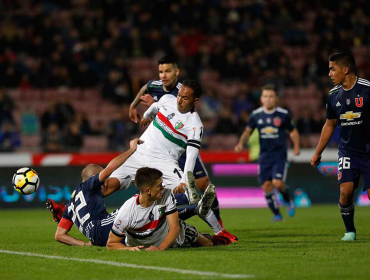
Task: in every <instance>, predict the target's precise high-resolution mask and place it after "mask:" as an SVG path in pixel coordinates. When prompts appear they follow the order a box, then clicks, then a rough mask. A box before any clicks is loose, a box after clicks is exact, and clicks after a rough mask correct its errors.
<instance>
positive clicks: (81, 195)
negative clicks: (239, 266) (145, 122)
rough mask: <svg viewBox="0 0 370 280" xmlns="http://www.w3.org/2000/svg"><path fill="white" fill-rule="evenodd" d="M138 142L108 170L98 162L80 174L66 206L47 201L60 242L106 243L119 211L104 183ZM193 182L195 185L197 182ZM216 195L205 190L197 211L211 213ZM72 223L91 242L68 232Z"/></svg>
mask: <svg viewBox="0 0 370 280" xmlns="http://www.w3.org/2000/svg"><path fill="white" fill-rule="evenodd" d="M138 143H141V141H140V140H139V139H135V140H132V141H131V142H130V149H129V150H128V151H127V152H125V153H123V154H121V155H120V156H118V157H116V158H114V159H113V160H112V161H111V162H110V163H109V164H108V166H107V167H106V168H105V169H103V168H102V167H101V166H99V165H95V164H89V165H88V166H86V167H85V168H84V169H83V170H82V173H81V178H82V183H81V184H80V185H79V186H78V187H77V188H76V189H75V190H74V191H73V193H72V197H71V199H70V200H69V201H68V202H67V204H66V205H59V204H57V203H55V202H54V201H52V200H51V199H49V200H48V202H47V207H48V209H49V210H50V211H51V212H52V214H53V218H54V220H55V221H56V222H58V223H59V225H58V228H57V231H56V233H55V239H56V240H57V241H59V242H61V243H64V244H67V245H76V246H91V245H96V246H106V244H107V240H108V235H109V232H110V231H111V229H112V226H113V221H114V218H115V217H116V215H117V213H118V210H116V211H113V212H112V213H110V214H108V212H107V210H106V208H105V204H104V197H105V196H106V195H107V194H108V193H110V192H109V191H107V189H106V188H104V187H103V186H102V184H103V183H104V181H105V179H106V178H107V177H108V176H109V175H110V174H111V173H112V171H113V170H114V169H116V168H117V167H118V166H120V165H121V164H122V163H123V162H124V161H125V160H127V158H128V157H130V156H131V155H132V153H133V152H134V151H135V150H136V146H137V144H138ZM190 180H191V177H190ZM190 183H192V184H194V182H190ZM213 198H214V192H206V193H205V195H204V196H203V198H202V199H201V200H200V201H199V203H198V209H199V210H198V211H199V212H203V211H204V212H208V211H209V208H210V206H211V204H212V200H213ZM73 224H75V225H76V227H77V228H78V229H79V230H80V232H81V233H82V234H83V235H85V236H86V237H87V238H88V239H89V240H90V242H85V241H83V240H79V239H76V238H74V237H72V236H70V235H69V234H68V232H69V231H70V229H71V228H72V226H73ZM212 240H214V241H215V244H217V245H218V244H219V245H221V244H229V243H231V241H230V240H228V239H227V238H218V237H215V238H214V239H212Z"/></svg>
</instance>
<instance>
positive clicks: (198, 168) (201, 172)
mask: <svg viewBox="0 0 370 280" xmlns="http://www.w3.org/2000/svg"><path fill="white" fill-rule="evenodd" d="M185 161H186V152H184V153H183V154H182V155H181V157H180V158H179V166H180V168H181V170H182V171H184V167H185ZM193 173H194V177H195V179H199V178H203V177H206V176H208V173H207V170H206V168H205V166H204V164H203V162H202V159H201V158H200V155H198V157H197V160H196V162H195V166H194V172H193Z"/></svg>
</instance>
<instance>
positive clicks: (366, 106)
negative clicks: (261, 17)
mask: <svg viewBox="0 0 370 280" xmlns="http://www.w3.org/2000/svg"><path fill="white" fill-rule="evenodd" d="M355 68H356V63H355V59H354V58H353V56H352V55H351V54H349V53H348V52H340V53H334V54H332V55H330V57H329V77H330V79H331V80H332V81H333V84H334V88H332V89H331V90H330V91H329V96H328V99H327V104H326V122H325V124H324V126H323V128H322V132H321V137H320V140H319V143H318V144H317V147H316V151H315V153H314V155H313V156H312V158H311V165H312V166H313V167H316V166H318V165H319V164H320V162H321V154H322V152H323V151H324V149H325V147H326V145H327V144H328V142H329V141H330V138H331V136H332V135H333V132H334V130H335V127H336V126H337V125H338V127H339V131H340V140H339V145H338V185H339V188H340V197H339V204H338V206H339V209H340V212H341V214H342V219H343V222H344V226H345V228H346V233H345V234H344V237H343V238H342V241H353V240H356V228H355V225H354V214H355V206H354V204H353V195H354V191H355V189H356V188H357V187H358V183H359V179H360V176H361V174H362V176H363V178H364V182H365V186H364V190H367V194H368V196H369V199H370V191H369V190H370V82H369V81H368V80H365V79H361V78H358V77H357V76H356V74H355Z"/></svg>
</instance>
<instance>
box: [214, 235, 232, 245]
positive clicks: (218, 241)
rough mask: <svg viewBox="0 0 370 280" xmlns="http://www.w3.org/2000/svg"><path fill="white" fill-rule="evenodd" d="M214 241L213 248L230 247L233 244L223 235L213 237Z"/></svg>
mask: <svg viewBox="0 0 370 280" xmlns="http://www.w3.org/2000/svg"><path fill="white" fill-rule="evenodd" d="M234 237H235V236H234ZM212 241H213V246H218V245H229V244H231V243H233V242H232V241H231V240H230V239H229V238H227V237H226V236H223V235H212Z"/></svg>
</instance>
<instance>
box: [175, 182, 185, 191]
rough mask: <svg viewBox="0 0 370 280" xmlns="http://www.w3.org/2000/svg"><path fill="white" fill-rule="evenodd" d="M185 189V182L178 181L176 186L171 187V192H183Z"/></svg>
mask: <svg viewBox="0 0 370 280" xmlns="http://www.w3.org/2000/svg"><path fill="white" fill-rule="evenodd" d="M185 190H186V184H185V183H180V185H178V186H177V187H176V188H174V189H173V193H184V192H185Z"/></svg>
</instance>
